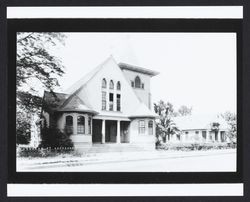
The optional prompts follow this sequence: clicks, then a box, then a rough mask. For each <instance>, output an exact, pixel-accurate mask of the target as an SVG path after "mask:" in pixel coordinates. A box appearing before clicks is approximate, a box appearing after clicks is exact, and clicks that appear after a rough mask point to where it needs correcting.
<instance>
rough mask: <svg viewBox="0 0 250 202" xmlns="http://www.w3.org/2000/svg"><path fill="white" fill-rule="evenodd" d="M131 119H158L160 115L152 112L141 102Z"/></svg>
mask: <svg viewBox="0 0 250 202" xmlns="http://www.w3.org/2000/svg"><path fill="white" fill-rule="evenodd" d="M129 117H130V118H140V117H149V118H156V117H158V114H156V113H154V112H152V111H151V110H150V109H149V108H148V107H146V105H145V104H144V103H142V102H140V104H139V106H138V107H136V110H135V111H134V112H133V114H132V115H130V116H129Z"/></svg>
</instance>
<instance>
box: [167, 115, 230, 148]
mask: <svg viewBox="0 0 250 202" xmlns="http://www.w3.org/2000/svg"><path fill="white" fill-rule="evenodd" d="M174 122H175V124H176V126H177V127H178V129H179V130H180V131H179V133H177V134H174V135H172V136H170V137H169V138H168V141H171V142H184V143H212V142H227V141H228V138H227V136H226V132H227V131H228V125H227V123H226V121H225V120H224V119H222V118H221V117H218V116H209V115H202V116H197V115H195V116H194V115H190V116H182V117H176V118H175V119H174Z"/></svg>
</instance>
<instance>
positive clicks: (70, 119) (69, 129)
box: [65, 115, 73, 134]
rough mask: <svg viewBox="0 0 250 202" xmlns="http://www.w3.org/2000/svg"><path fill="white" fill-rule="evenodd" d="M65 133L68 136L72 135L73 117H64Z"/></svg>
mask: <svg viewBox="0 0 250 202" xmlns="http://www.w3.org/2000/svg"><path fill="white" fill-rule="evenodd" d="M65 122H66V124H65V132H66V133H68V134H72V133H73V117H72V116H70V115H68V116H66V121H65Z"/></svg>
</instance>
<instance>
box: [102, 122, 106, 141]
mask: <svg viewBox="0 0 250 202" xmlns="http://www.w3.org/2000/svg"><path fill="white" fill-rule="evenodd" d="M105 124H106V122H105V120H104V119H103V120H102V143H105Z"/></svg>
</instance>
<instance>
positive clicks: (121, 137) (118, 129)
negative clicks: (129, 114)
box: [92, 119, 130, 144]
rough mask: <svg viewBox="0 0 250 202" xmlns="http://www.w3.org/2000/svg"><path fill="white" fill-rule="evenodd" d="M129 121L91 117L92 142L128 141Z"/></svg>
mask: <svg viewBox="0 0 250 202" xmlns="http://www.w3.org/2000/svg"><path fill="white" fill-rule="evenodd" d="M129 124H130V122H129V121H120V120H104V119H103V120H100V119H93V131H92V143H102V144H104V143H117V144H120V143H129V142H130V137H129Z"/></svg>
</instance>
